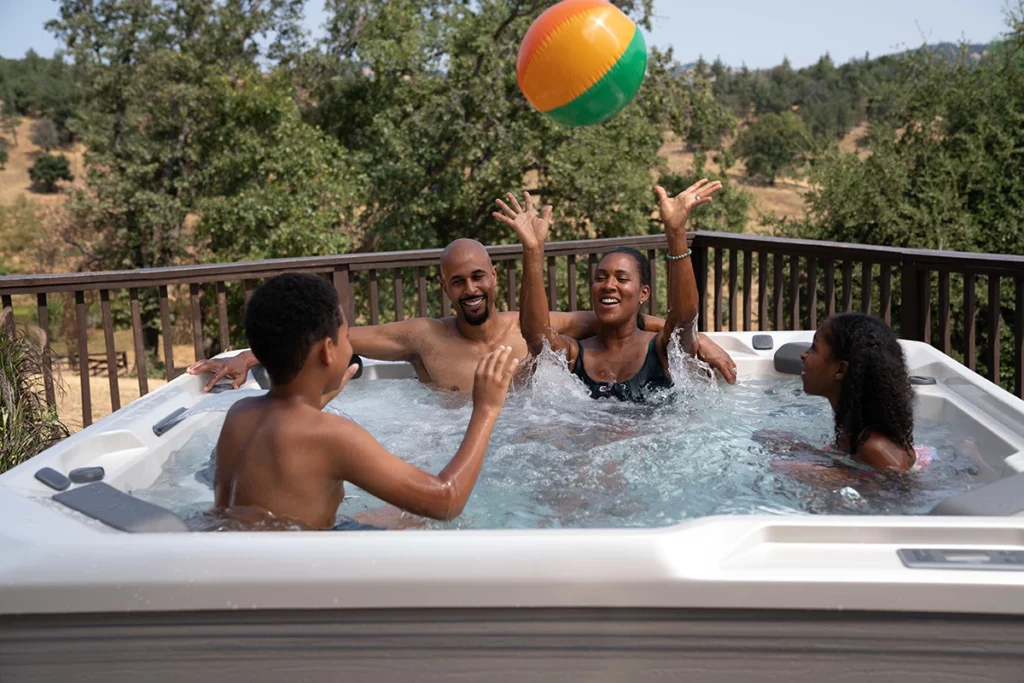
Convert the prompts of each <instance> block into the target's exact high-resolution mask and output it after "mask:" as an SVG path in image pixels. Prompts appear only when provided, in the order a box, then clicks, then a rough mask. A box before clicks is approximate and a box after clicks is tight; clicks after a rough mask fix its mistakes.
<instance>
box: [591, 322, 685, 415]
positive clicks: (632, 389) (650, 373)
mask: <svg viewBox="0 0 1024 683" xmlns="http://www.w3.org/2000/svg"><path fill="white" fill-rule="evenodd" d="M655 339H657V337H654V338H653V339H651V343H650V344H649V345H648V346H647V357H646V358H644V364H643V366H642V367H641V368H640V370H639V371H638V372H637V373H636V374H635V375H633V376H632V377H630V378H629V379H627V380H626V381H625V382H595V381H594V380H593V379H591V377H590V375H588V374H587V370H586V368H585V367H583V344H582V343H580V344H579V345H578V348H579V355H578V356H577V357H576V367H575V368H573V371H572V373H573V374H574V375H576V376H577V377H579V378H580V379H581V380H583V383H584V384H585V385H586V386H587V390H588V391H589V392H590V397H591V398H610V397H614V398H617V399H619V400H620V401H632V402H634V403H645V402H646V401H647V395H648V394H650V393H651V392H652V391H655V390H657V389H665V388H667V387H670V386H672V378H671V377H669V376H668V373H667V372H665V368H663V367H661V361H660V360H658V351H657V349H656V348H655V347H654V341H655Z"/></svg>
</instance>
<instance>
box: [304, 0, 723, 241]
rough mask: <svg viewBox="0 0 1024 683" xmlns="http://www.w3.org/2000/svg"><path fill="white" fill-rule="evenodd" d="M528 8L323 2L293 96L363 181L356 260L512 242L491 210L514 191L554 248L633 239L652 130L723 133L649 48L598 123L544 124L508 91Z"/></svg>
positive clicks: (646, 185) (668, 59)
mask: <svg viewBox="0 0 1024 683" xmlns="http://www.w3.org/2000/svg"><path fill="white" fill-rule="evenodd" d="M616 4H618V5H619V6H620V7H621V8H622V9H623V10H624V11H626V12H627V13H629V14H630V15H631V16H632V17H633V18H634V19H636V20H637V21H639V22H640V23H641V24H642V25H643V24H644V23H645V22H647V20H648V18H649V16H650V11H651V2H649V1H644V2H640V1H635V2H629V1H622V0H620V1H619V2H617V3H616ZM543 5H544V3H527V2H520V1H514V2H513V1H509V0H482V1H481V2H476V3H465V2H463V1H461V0H441V1H438V0H435V1H432V2H426V0H401V1H399V2H394V1H387V0H362V1H361V2H342V1H341V0H333V1H332V2H329V3H328V24H327V26H328V38H327V40H326V42H325V44H324V45H323V50H322V52H320V53H319V54H317V55H310V56H307V60H306V62H305V63H304V64H303V65H302V67H301V69H300V81H299V84H298V85H299V87H300V88H301V89H302V90H304V91H308V92H309V98H308V99H306V100H304V101H303V104H304V113H305V116H306V120H307V121H309V122H311V123H313V124H315V125H317V126H318V127H320V128H321V129H323V130H324V131H326V132H328V133H330V134H332V135H334V136H335V137H336V138H337V139H338V141H339V142H340V143H341V144H342V145H343V146H344V148H345V149H346V150H347V151H348V152H349V153H350V154H351V155H352V159H353V164H354V165H355V166H356V167H357V168H359V169H361V173H362V175H363V176H364V178H365V182H364V187H365V192H366V194H365V199H364V204H365V207H366V209H365V210H364V211H362V212H360V213H359V214H358V216H357V218H356V220H357V229H358V232H359V233H360V234H361V235H363V238H362V240H361V243H360V245H359V248H360V249H367V250H370V249H399V248H416V247H435V246H438V245H441V244H444V243H445V242H446V241H448V240H450V239H453V238H455V237H458V236H469V237H476V238H479V239H481V240H483V241H485V242H488V243H494V242H504V241H512V240H514V239H515V238H514V235H512V234H511V232H510V231H505V230H504V229H502V228H501V227H500V226H498V225H497V224H496V223H495V222H494V220H493V218H492V217H491V211H492V210H493V202H494V198H495V197H498V196H501V194H502V193H504V192H507V191H509V190H510V189H516V188H520V187H523V186H524V184H525V186H526V188H527V189H529V191H530V192H531V194H535V195H536V196H539V197H541V198H542V200H543V201H545V202H551V203H552V204H553V205H554V206H555V211H556V222H555V224H554V228H553V229H554V231H555V234H556V236H557V238H573V237H584V236H594V235H601V236H614V235H628V234H638V233H646V232H647V230H648V220H649V217H650V214H651V210H652V208H653V204H652V194H651V187H650V185H651V174H652V172H653V171H655V170H656V169H657V168H658V167H659V165H660V162H659V159H658V149H659V148H660V146H661V144H662V142H663V138H662V133H663V131H665V130H666V129H668V130H672V131H674V132H676V134H677V135H678V136H679V137H680V138H681V139H683V140H690V139H691V136H693V139H699V140H700V142H701V144H702V145H706V144H709V142H708V141H709V140H712V139H714V137H715V136H716V135H718V134H720V132H721V130H722V128H726V129H728V128H729V127H730V125H731V119H729V118H728V115H727V113H726V112H725V111H724V109H723V108H722V107H721V106H720V105H718V104H717V103H715V101H714V100H713V98H712V97H711V94H710V90H709V89H705V88H703V87H691V86H690V85H689V84H688V83H687V82H686V81H685V80H684V79H682V78H679V77H678V76H677V74H676V69H677V68H678V64H677V63H676V62H675V61H674V60H673V59H672V55H671V53H663V52H660V51H658V50H652V51H651V53H650V56H649V61H648V72H647V77H646V80H645V82H644V84H643V86H642V87H641V89H640V92H639V94H638V96H637V98H636V100H635V101H634V102H633V103H631V104H630V105H629V106H627V107H626V108H625V109H624V110H623V111H622V112H620V113H619V114H618V115H617V116H616V117H615V118H613V119H612V120H611V121H609V122H607V123H606V124H603V125H600V126H594V127H589V128H582V129H570V128H564V127H559V126H557V125H556V124H554V123H552V122H551V121H550V120H549V119H547V118H546V117H544V116H543V115H542V114H540V113H538V112H536V111H534V110H533V109H532V107H531V106H530V105H529V103H528V102H527V101H526V99H525V98H524V97H523V95H522V93H521V92H520V90H519V87H518V84H517V83H516V78H515V59H516V54H517V51H518V46H519V44H520V42H521V40H522V37H523V35H524V34H525V32H526V30H527V29H528V28H529V26H530V24H531V22H532V21H533V20H534V19H535V18H536V17H537V16H538V14H539V13H540V12H541V11H542V10H543V9H544V7H543ZM709 109H718V110H720V111H721V113H722V116H720V117H716V116H710V115H709V116H705V114H706V113H707V112H708V110H709ZM721 119H726V120H728V121H729V125H725V126H722V125H719V124H717V123H714V121H716V120H721ZM701 121H707V122H711V123H709V124H708V125H703V124H701V125H697V123H699V122H701ZM695 122H697V123H695Z"/></svg>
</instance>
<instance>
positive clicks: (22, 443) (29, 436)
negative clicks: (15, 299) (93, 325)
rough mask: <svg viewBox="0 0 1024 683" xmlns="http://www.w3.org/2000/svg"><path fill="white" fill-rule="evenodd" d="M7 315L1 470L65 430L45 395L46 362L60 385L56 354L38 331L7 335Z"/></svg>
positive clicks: (0, 387) (1, 340) (0, 399)
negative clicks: (49, 349)
mask: <svg viewBox="0 0 1024 683" xmlns="http://www.w3.org/2000/svg"><path fill="white" fill-rule="evenodd" d="M10 315H11V314H10V312H9V311H4V312H3V313H2V314H0V472H6V471H7V470H9V469H10V468H12V467H14V466H15V465H19V464H21V463H22V462H24V461H26V460H28V459H29V458H31V457H32V456H34V455H36V454H37V453H39V452H40V451H42V450H43V449H45V448H47V447H49V446H50V445H52V444H53V443H55V442H57V441H59V440H61V439H63V438H64V437H65V436H67V435H68V428H67V427H65V426H64V424H63V423H61V421H60V419H59V418H58V417H57V411H56V409H55V408H54V407H53V406H51V405H50V404H48V403H47V402H46V397H45V395H44V390H45V389H44V384H43V370H44V369H45V368H47V367H49V368H50V369H51V371H53V379H54V384H55V389H58V390H60V389H61V387H60V376H59V374H58V372H57V363H56V359H55V357H54V356H53V354H52V353H50V352H49V351H47V350H46V344H45V338H40V337H42V335H43V333H42V332H41V331H39V330H35V331H30V330H29V329H26V328H23V327H19V328H16V329H15V331H14V333H13V334H12V333H11V329H10V327H9V325H10Z"/></svg>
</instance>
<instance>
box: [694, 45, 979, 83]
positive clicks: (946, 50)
mask: <svg viewBox="0 0 1024 683" xmlns="http://www.w3.org/2000/svg"><path fill="white" fill-rule="evenodd" d="M990 45H991V43H968V44H967V46H966V47H967V53H968V54H969V55H971V56H972V57H974V58H975V59H980V58H982V57H984V56H985V54H986V53H987V52H988V49H989V46H990ZM960 48H961V46H960V44H959V43H935V44H934V45H925V46H924V47H919V48H915V49H913V50H904V51H901V52H892V53H887V54H884V55H875V56H874V57H872V58H871V59H881V58H882V57H892V56H896V55H901V54H906V53H908V52H917V51H919V50H930V51H932V52H934V53H936V54H940V55H945V56H946V57H947V59H949V60H953V59H955V58H956V57H957V56H959V55H960ZM858 59H860V58H858ZM851 61H852V60H851ZM697 64H698V62H696V61H694V62H687V63H686V64H681V65H679V66H678V67H676V69H675V75H676V76H680V75H683V74H687V73H690V72H691V71H693V70H694V69H696V68H697ZM708 64H710V62H708ZM836 66H839V65H838V64H837V65H836ZM726 68H727V69H728V70H729V72H730V73H735V72H736V71H739V69H740V67H736V66H732V65H726ZM771 68H774V67H769V68H767V69H751V71H755V72H756V71H769V70H770V69H771Z"/></svg>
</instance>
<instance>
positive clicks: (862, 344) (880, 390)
mask: <svg viewBox="0 0 1024 683" xmlns="http://www.w3.org/2000/svg"><path fill="white" fill-rule="evenodd" d="M822 332H823V334H824V337H825V341H826V342H827V343H828V345H829V347H830V348H831V349H832V358H833V359H834V360H836V361H846V363H847V366H848V367H847V370H846V374H845V375H843V381H842V383H841V384H840V386H839V406H838V407H837V409H836V416H835V419H836V426H835V430H836V443H837V444H838V443H840V436H841V435H842V434H843V432H844V431H845V432H846V434H847V436H848V448H849V449H850V453H851V454H853V453H854V452H856V450H857V447H858V446H859V445H860V441H861V439H862V438H863V435H864V430H865V428H868V427H870V428H871V429H872V430H877V431H880V432H882V433H883V434H885V435H886V436H887V437H889V438H890V439H892V440H893V441H894V442H895V443H896V444H897V445H899V446H902V447H903V448H906V449H908V450H909V449H912V448H913V447H914V389H913V388H912V387H911V385H910V376H909V372H908V371H907V359H906V357H905V356H904V355H903V347H902V346H900V342H899V340H898V339H897V338H896V334H895V333H894V332H893V331H892V329H890V328H889V326H888V325H886V324H885V323H884V322H883V321H881V320H879V319H878V318H875V317H873V316H870V315H862V314H859V313H844V314H841V315H835V316H832V317H831V318H829V319H828V320H827V321H826V323H825V325H823V326H822Z"/></svg>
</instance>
